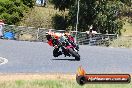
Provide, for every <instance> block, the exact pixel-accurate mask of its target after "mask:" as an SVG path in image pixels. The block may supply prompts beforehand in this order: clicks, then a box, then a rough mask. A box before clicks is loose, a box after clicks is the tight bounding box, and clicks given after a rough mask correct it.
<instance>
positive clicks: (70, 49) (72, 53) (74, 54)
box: [68, 48, 80, 61]
mask: <svg viewBox="0 0 132 88" xmlns="http://www.w3.org/2000/svg"><path fill="white" fill-rule="evenodd" d="M68 51H69V53H70V54H71V55H72V56H73V57H75V60H77V61H80V55H79V54H78V52H76V51H74V50H73V49H72V48H69V49H68Z"/></svg>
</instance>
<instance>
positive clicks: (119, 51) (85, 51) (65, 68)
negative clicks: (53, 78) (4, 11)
mask: <svg viewBox="0 0 132 88" xmlns="http://www.w3.org/2000/svg"><path fill="white" fill-rule="evenodd" d="M79 54H80V55H81V60H80V61H75V60H74V58H73V57H64V56H60V57H57V58H54V57H53V56H52V47H50V46H49V45H48V44H46V43H42V42H28V41H13V40H0V57H3V58H6V59H7V60H8V63H5V64H2V65H0V73H76V71H77V68H78V67H79V66H80V65H82V67H83V68H84V69H85V70H86V72H87V73H132V49H125V48H106V47H97V46H87V45H84V46H80V51H79Z"/></svg>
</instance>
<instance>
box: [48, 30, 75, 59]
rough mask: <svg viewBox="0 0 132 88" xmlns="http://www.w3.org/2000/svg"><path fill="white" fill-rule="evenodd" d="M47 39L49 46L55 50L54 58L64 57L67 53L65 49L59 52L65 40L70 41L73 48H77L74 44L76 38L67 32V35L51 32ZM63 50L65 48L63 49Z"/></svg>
mask: <svg viewBox="0 0 132 88" xmlns="http://www.w3.org/2000/svg"><path fill="white" fill-rule="evenodd" d="M46 37H47V40H48V44H49V45H50V46H53V47H54V50H53V56H54V57H58V56H59V55H62V53H64V52H65V51H63V50H64V49H62V51H59V49H60V47H61V44H60V43H62V42H65V40H68V41H69V42H70V43H71V44H72V45H73V46H76V44H75V43H74V38H73V37H72V36H71V35H70V33H68V32H66V33H54V32H50V31H49V32H47V35H46ZM61 48H63V47H61ZM65 53H66V52H65ZM65 53H64V54H65ZM67 55H68V54H67ZM65 56H66V55H65ZM69 56H70V55H69Z"/></svg>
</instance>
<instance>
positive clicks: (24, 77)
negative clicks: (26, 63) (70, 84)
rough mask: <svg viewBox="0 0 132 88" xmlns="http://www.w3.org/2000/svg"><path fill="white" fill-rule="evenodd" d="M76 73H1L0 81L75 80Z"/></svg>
mask: <svg viewBox="0 0 132 88" xmlns="http://www.w3.org/2000/svg"><path fill="white" fill-rule="evenodd" d="M75 78H76V75H75V74H47V73H46V74H0V81H15V80H37V79H39V80H50V79H52V80H56V79H68V80H75Z"/></svg>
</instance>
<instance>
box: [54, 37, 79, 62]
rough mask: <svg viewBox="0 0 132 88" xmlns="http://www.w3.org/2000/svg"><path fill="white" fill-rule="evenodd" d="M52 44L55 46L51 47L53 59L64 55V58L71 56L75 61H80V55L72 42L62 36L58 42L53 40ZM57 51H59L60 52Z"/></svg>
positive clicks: (76, 46)
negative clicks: (52, 48)
mask: <svg viewBox="0 0 132 88" xmlns="http://www.w3.org/2000/svg"><path fill="white" fill-rule="evenodd" d="M53 43H54V44H55V45H54V46H53V47H54V50H53V56H54V57H58V56H59V55H62V54H64V55H65V57H66V56H69V57H70V56H73V57H75V60H77V61H80V55H79V54H78V51H79V47H78V45H76V44H75V43H74V42H73V41H72V40H69V39H68V38H65V37H64V36H62V37H61V38H60V39H58V40H53ZM59 49H61V51H60V50H59Z"/></svg>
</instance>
